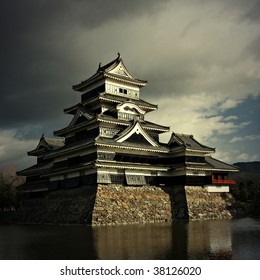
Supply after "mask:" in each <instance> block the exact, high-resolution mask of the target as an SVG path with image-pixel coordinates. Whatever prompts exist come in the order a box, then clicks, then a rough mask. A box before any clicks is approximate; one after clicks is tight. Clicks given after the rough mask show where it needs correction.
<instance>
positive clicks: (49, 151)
mask: <svg viewBox="0 0 260 280" xmlns="http://www.w3.org/2000/svg"><path fill="white" fill-rule="evenodd" d="M146 84H147V82H146V81H144V80H139V79H136V78H135V77H134V76H133V75H132V74H131V73H130V72H129V71H128V69H127V68H126V66H125V65H124V63H123V60H122V58H121V56H120V54H118V56H117V58H116V59H115V60H113V61H111V62H110V63H108V64H106V65H104V66H101V65H99V68H98V70H97V72H96V73H95V74H94V75H93V76H92V77H90V78H89V79H87V80H85V81H83V82H81V83H79V84H77V85H74V86H73V89H74V90H75V91H78V92H79V93H80V94H81V102H80V103H79V104H76V105H74V106H72V107H69V108H67V109H65V110H64V112H65V113H66V114H70V115H71V116H72V118H71V122H70V123H69V124H68V126H67V127H65V128H63V129H60V130H57V131H55V132H54V135H55V136H57V138H46V137H44V136H42V137H41V139H40V142H39V144H38V146H37V147H36V149H34V150H33V151H30V152H28V155H32V156H37V164H36V165H34V166H32V167H30V168H28V169H25V170H23V171H20V172H19V175H24V176H27V183H26V184H25V185H24V186H23V187H22V189H23V191H24V192H28V193H32V192H34V193H35V192H37V193H39V192H46V191H51V190H56V189H62V188H76V187H80V186H86V185H92V184H108V185H109V184H120V185H125V186H127V185H131V186H143V185H153V186H156V185H157V186H162V185H167V186H172V187H174V186H175V185H199V186H203V187H205V188H206V189H207V190H208V191H218V192H223V191H225V192H227V191H228V189H229V185H230V184H234V183H235V182H234V181H233V180H229V179H228V173H229V172H234V171H237V169H236V168H235V167H234V166H232V165H229V164H227V163H224V162H221V161H218V160H216V159H214V158H212V157H211V156H210V154H212V153H213V152H214V151H215V149H214V148H210V147H207V146H205V145H202V144H200V143H199V142H198V141H196V140H195V139H194V138H193V136H192V135H183V134H176V133H172V136H171V138H170V141H169V142H168V143H161V142H160V140H159V135H160V134H161V133H164V132H168V131H169V129H170V128H169V127H166V126H163V125H160V124H156V123H153V122H150V121H148V120H147V115H148V113H150V112H152V111H154V110H157V105H154V104H151V103H149V102H146V101H144V100H143V99H141V98H140V90H141V88H142V87H144V86H145V85H146Z"/></svg>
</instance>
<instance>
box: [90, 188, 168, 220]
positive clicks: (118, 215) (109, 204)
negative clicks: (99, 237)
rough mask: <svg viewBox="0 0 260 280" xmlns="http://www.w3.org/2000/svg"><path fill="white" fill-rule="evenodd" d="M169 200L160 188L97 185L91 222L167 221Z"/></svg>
mask: <svg viewBox="0 0 260 280" xmlns="http://www.w3.org/2000/svg"><path fill="white" fill-rule="evenodd" d="M171 220H172V207H171V199H170V196H169V194H168V193H166V192H164V191H163V190H162V189H161V188H159V187H152V186H149V187H148V186H142V187H131V186H128V187H123V186H122V185H110V186H106V185H99V186H98V190H97V195H96V201H95V206H94V209H93V215H92V224H93V225H115V224H133V223H155V222H169V221H171Z"/></svg>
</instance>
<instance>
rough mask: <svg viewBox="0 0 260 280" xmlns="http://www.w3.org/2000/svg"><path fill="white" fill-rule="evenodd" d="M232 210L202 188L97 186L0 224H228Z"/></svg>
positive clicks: (66, 192) (38, 203)
mask: <svg viewBox="0 0 260 280" xmlns="http://www.w3.org/2000/svg"><path fill="white" fill-rule="evenodd" d="M234 205H235V200H234V198H233V197H232V195H231V194H230V193H208V192H207V191H206V190H205V189H204V188H202V187H193V186H185V187H183V186H174V187H168V188H166V187H164V188H161V187H155V186H127V187H124V186H122V185H115V184H111V185H101V184H100V185H98V186H84V187H81V188H77V189H62V190H56V191H52V192H49V193H48V194H46V195H45V196H42V197H39V198H30V199H27V200H24V201H23V203H22V206H21V207H20V208H19V209H18V211H17V212H14V213H0V222H2V223H3V222H8V223H24V224H92V225H94V226H96V225H116V224H134V223H135V224H136V223H158V222H170V221H172V220H175V219H190V220H209V219H230V218H232V215H233V213H235V208H234Z"/></svg>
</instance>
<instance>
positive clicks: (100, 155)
mask: <svg viewBox="0 0 260 280" xmlns="http://www.w3.org/2000/svg"><path fill="white" fill-rule="evenodd" d="M114 156H115V155H114V154H112V153H98V159H103V160H113V159H114Z"/></svg>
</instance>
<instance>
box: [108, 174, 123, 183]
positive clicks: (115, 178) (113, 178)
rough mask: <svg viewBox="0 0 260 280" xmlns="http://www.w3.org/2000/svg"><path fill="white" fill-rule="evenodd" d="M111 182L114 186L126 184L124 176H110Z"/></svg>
mask: <svg viewBox="0 0 260 280" xmlns="http://www.w3.org/2000/svg"><path fill="white" fill-rule="evenodd" d="M110 176H111V182H112V183H113V184H123V182H124V175H123V174H110Z"/></svg>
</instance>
